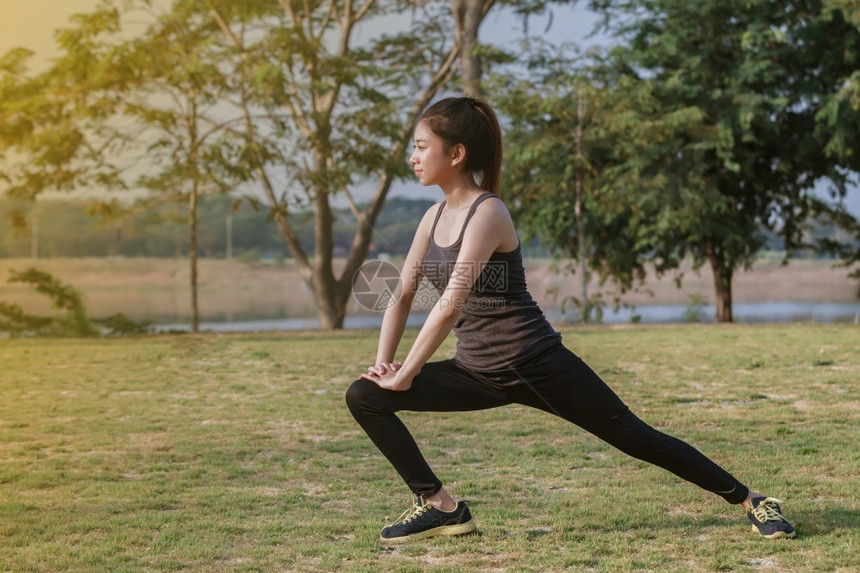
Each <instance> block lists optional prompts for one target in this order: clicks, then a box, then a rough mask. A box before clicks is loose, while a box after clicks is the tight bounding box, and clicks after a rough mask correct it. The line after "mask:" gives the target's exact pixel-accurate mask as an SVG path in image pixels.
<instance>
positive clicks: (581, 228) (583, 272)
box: [573, 92, 591, 323]
mask: <svg viewBox="0 0 860 573" xmlns="http://www.w3.org/2000/svg"><path fill="white" fill-rule="evenodd" d="M576 119H577V122H576V162H575V163H576V172H575V173H574V185H575V189H576V201H575V203H574V207H573V210H574V215H575V216H576V232H577V241H578V243H579V250H578V253H577V257H578V258H579V273H580V280H581V281H582V283H581V287H582V322H585V323H588V322H590V319H591V303H590V301H589V300H588V245H587V244H586V240H587V239H586V236H585V221H584V219H583V213H582V183H583V172H582V171H583V166H582V163H583V161H582V158H583V149H582V124H583V123H584V122H585V105H584V103H583V101H582V93H581V92H580V94H579V98H578V101H577V114H576Z"/></svg>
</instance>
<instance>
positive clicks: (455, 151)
mask: <svg viewBox="0 0 860 573" xmlns="http://www.w3.org/2000/svg"><path fill="white" fill-rule="evenodd" d="M464 161H466V146H465V145H463V144H462V143H458V144H457V145H455V146H454V147H452V148H451V165H460V164H462V163H463V162H464Z"/></svg>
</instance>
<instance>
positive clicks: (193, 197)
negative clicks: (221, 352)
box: [188, 182, 200, 332]
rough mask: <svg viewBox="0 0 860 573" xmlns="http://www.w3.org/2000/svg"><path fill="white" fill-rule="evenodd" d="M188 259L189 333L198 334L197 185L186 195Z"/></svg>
mask: <svg viewBox="0 0 860 573" xmlns="http://www.w3.org/2000/svg"><path fill="white" fill-rule="evenodd" d="M188 258H189V261H190V264H191V332H200V309H199V306H198V304H197V183H196V182H195V183H194V184H192V186H191V192H190V193H189V194H188Z"/></svg>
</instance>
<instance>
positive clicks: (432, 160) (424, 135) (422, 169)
mask: <svg viewBox="0 0 860 573" xmlns="http://www.w3.org/2000/svg"><path fill="white" fill-rule="evenodd" d="M413 143H414V144H415V148H414V150H413V151H412V155H411V156H410V157H409V164H410V165H411V166H412V170H413V171H414V172H415V176H416V177H418V181H420V182H421V184H422V185H441V184H442V183H443V182H444V181H445V180H447V179H448V178H450V177H451V176H452V175H454V174H456V172H457V170H456V168H455V166H454V164H453V158H452V156H451V154H450V153H448V151H446V150H445V142H444V141H443V140H442V138H440V137H439V136H438V135H436V134H435V133H433V132H432V131H430V130H429V129H427V127H426V126H425V125H424V122H421V123H419V124H418V125H417V126H416V127H415V135H414V137H413Z"/></svg>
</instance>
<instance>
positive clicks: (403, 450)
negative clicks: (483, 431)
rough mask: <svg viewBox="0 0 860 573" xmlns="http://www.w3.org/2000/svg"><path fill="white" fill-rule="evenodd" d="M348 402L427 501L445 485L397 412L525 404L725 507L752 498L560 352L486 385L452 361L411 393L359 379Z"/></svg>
mask: <svg viewBox="0 0 860 573" xmlns="http://www.w3.org/2000/svg"><path fill="white" fill-rule="evenodd" d="M346 403H347V405H348V406H349V409H350V411H351V412H352V415H353V416H354V417H355V419H356V421H357V422H358V423H359V424H360V425H361V427H362V428H363V429H364V431H365V432H367V435H368V436H370V439H371V440H372V441H373V443H374V444H375V445H376V447H377V448H379V450H380V451H381V452H382V454H383V455H384V456H385V457H386V458H387V459H388V461H389V462H391V464H392V465H393V466H394V468H395V469H396V470H397V472H398V473H399V474H400V476H401V477H402V478H403V480H404V481H405V482H406V484H407V485H408V486H409V488H410V489H411V490H412V492H413V493H414V494H416V495H423V496H429V495H432V494H434V493H436V492H438V491H439V490H440V489H441V487H442V482H441V481H440V480H439V478H437V477H436V475H435V474H434V473H433V470H431V469H430V466H429V465H428V464H427V461H426V460H425V459H424V456H423V455H421V452H420V451H419V449H418V445H417V444H416V443H415V440H414V439H413V437H412V435H411V434H410V433H409V430H407V429H406V426H405V425H403V422H401V421H400V419H399V418H398V417H397V416H396V415H395V412H398V411H401V410H409V411H415V412H463V411H472V410H484V409H488V408H495V407H497V406H504V405H506V404H524V405H526V406H531V407H534V408H538V409H540V410H543V411H545V412H549V413H551V414H554V415H556V416H559V417H561V418H564V419H565V420H567V421H569V422H573V423H574V424H576V425H577V426H580V427H581V428H583V429H584V430H586V431H588V432H591V433H592V434H594V435H595V436H597V437H598V438H600V439H602V440H604V441H606V442H607V443H609V444H611V445H612V446H614V447H616V448H618V449H619V450H621V451H622V452H624V453H626V454H628V455H631V456H633V457H635V458H638V459H640V460H644V461H646V462H649V463H652V464H655V465H658V466H660V467H661V468H664V469H666V470H668V471H670V472H672V473H673V474H675V475H677V476H678V477H680V478H683V479H685V480H687V481H689V482H692V483H694V484H696V485H698V486H699V487H701V488H703V489H706V490H708V491H710V492H713V493H715V494H717V495H720V496H722V497H723V498H724V499H725V500H726V501H728V502H729V503H741V502H742V501H744V500H745V499H746V497H747V494H748V492H749V490H748V489H747V487H746V486H745V485H743V484H742V483H741V482H739V481H738V480H736V479H735V478H734V477H733V476H732V475H731V474H729V473H728V472H727V471H726V470H724V469H723V468H721V467H720V466H718V465H717V464H715V463H714V462H712V461H711V460H710V459H708V458H707V457H706V456H704V455H703V454H702V453H700V452H699V451H698V450H696V449H695V448H693V447H692V446H690V445H689V444H687V443H686V442H683V441H681V440H679V439H677V438H673V437H672V436H669V435H667V434H664V433H662V432H658V431H657V430H655V429H654V428H652V427H651V426H649V425H648V424H646V423H645V422H643V421H642V420H640V419H639V418H637V417H636V416H635V415H634V414H633V413H632V412H631V411H630V410H629V409H628V408H627V406H626V405H625V404H624V403H623V402H622V401H621V400H620V399H619V398H618V396H616V395H615V393H614V392H613V391H612V389H610V388H609V387H608V386H607V385H606V384H605V383H604V382H603V380H601V379H600V377H599V376H598V375H597V374H595V373H594V371H593V370H592V369H591V368H589V367H588V365H587V364H585V362H583V361H582V359H580V358H579V357H578V356H576V355H575V354H573V353H572V352H571V351H570V350H568V349H567V348H565V347H564V346H562V345H559V346H558V347H556V348H554V349H553V350H551V351H549V352H547V353H546V354H544V355H543V356H541V357H540V358H538V359H537V360H535V361H534V362H532V363H531V364H529V365H526V366H524V367H521V368H517V372H516V373H515V376H514V377H510V379H509V380H507V381H505V380H502V381H501V382H500V381H499V380H498V379H493V380H491V379H489V378H487V377H485V376H483V375H479V374H476V373H474V372H472V371H470V370H467V369H466V368H464V367H463V366H461V365H460V364H459V363H457V362H456V361H454V360H443V361H441V362H428V363H427V364H425V365H424V367H423V368H422V370H421V373H420V374H419V375H418V376H416V377H415V379H414V380H413V381H412V387H411V388H410V389H409V390H406V391H404V392H395V391H392V390H383V389H382V388H380V387H379V386H377V385H376V384H375V383H373V382H372V381H370V380H365V379H359V380H356V381H355V382H353V384H352V385H351V386H350V387H349V390H347V392H346Z"/></svg>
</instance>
